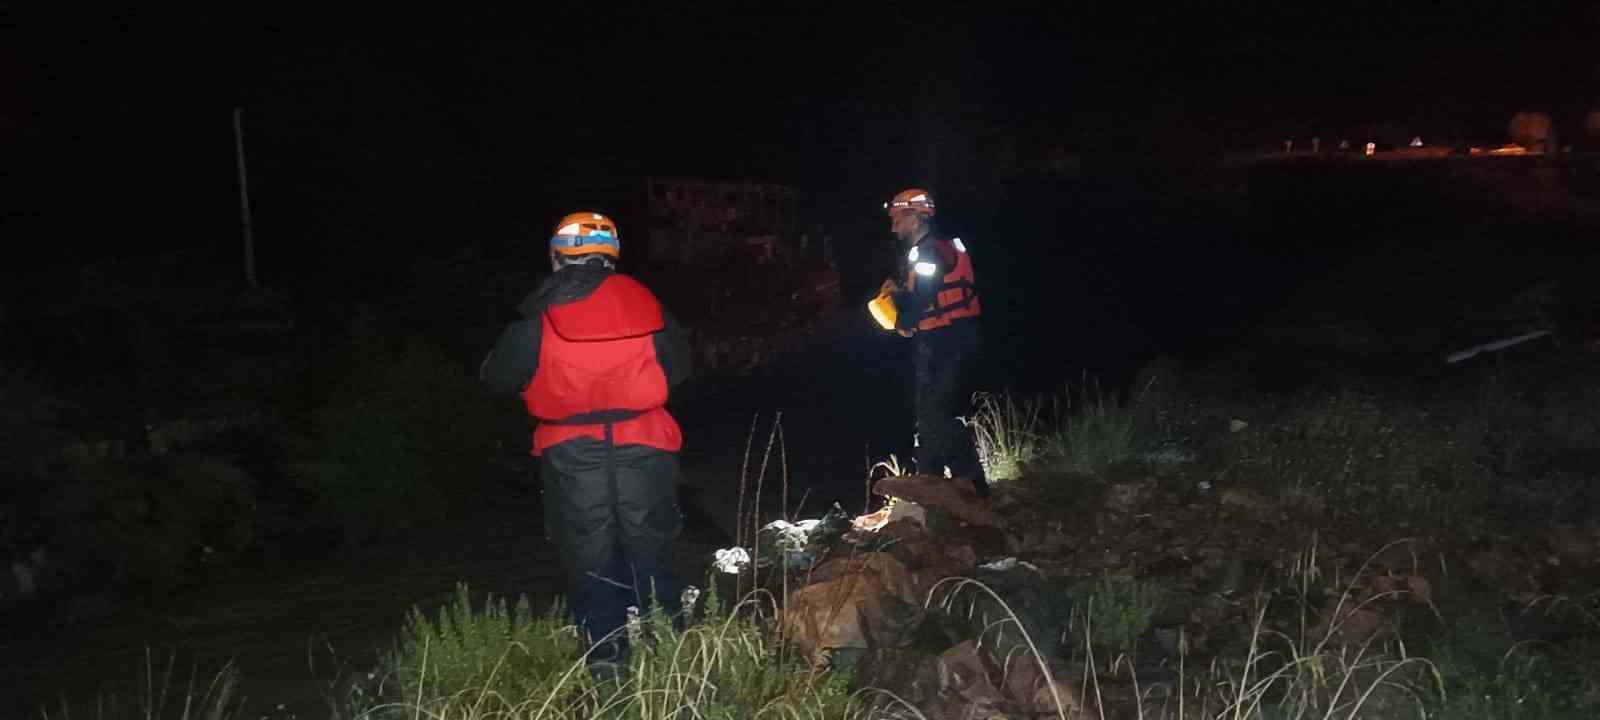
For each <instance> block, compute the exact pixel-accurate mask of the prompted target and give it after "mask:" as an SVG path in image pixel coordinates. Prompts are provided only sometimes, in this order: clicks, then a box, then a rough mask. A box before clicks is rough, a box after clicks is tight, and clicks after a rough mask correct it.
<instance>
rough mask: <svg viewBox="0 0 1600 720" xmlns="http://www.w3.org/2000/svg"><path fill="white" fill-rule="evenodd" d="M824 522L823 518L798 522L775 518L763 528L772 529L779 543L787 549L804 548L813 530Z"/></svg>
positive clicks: (796, 549) (797, 549)
mask: <svg viewBox="0 0 1600 720" xmlns="http://www.w3.org/2000/svg"><path fill="white" fill-rule="evenodd" d="M821 524H822V521H821V520H801V521H800V522H797V523H792V522H789V521H788V520H773V521H772V522H770V523H767V525H766V527H764V528H762V529H763V530H771V531H773V532H774V533H776V534H777V536H778V543H779V545H781V546H782V547H783V549H785V550H794V551H799V550H804V549H805V547H806V543H807V542H809V541H810V539H811V531H813V530H816V529H817V527H818V526H819V525H821Z"/></svg>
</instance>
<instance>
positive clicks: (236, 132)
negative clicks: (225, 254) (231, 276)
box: [233, 107, 256, 288]
mask: <svg viewBox="0 0 1600 720" xmlns="http://www.w3.org/2000/svg"><path fill="white" fill-rule="evenodd" d="M241 114H242V113H241V111H240V109H239V108H237V107H236V108H234V109H233V150H234V155H235V157H236V158H237V159H238V165H239V213H240V218H241V222H242V223H243V225H244V277H245V280H246V281H248V282H249V283H250V287H252V288H254V287H255V286H256V244H255V238H254V237H253V236H252V235H251V233H250V181H249V175H248V174H247V173H246V172H245V167H244V131H243V129H242V123H241V122H240V115H241Z"/></svg>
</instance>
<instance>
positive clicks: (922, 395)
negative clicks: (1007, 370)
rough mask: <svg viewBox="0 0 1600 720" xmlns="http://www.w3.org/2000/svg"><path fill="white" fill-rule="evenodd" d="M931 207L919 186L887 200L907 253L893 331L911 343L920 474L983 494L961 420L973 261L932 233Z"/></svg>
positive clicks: (957, 241) (985, 486) (978, 343)
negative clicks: (963, 483)
mask: <svg viewBox="0 0 1600 720" xmlns="http://www.w3.org/2000/svg"><path fill="white" fill-rule="evenodd" d="M934 208H935V205H934V200H933V194H932V193H930V192H928V191H927V190H924V189H922V188H908V189H906V190H903V191H901V192H900V193H899V194H897V195H895V196H894V199H893V200H891V201H889V202H888V203H887V204H886V205H885V209H886V210H887V211H888V213H889V219H890V230H891V231H892V232H893V233H894V235H895V237H896V238H898V239H899V240H900V244H901V249H902V250H904V251H905V253H906V256H905V257H906V260H905V279H904V280H903V281H901V282H898V283H894V287H893V288H892V289H889V295H890V297H891V298H892V299H893V304H894V310H895V312H894V318H893V324H894V329H895V331H896V332H898V333H900V334H901V335H902V336H905V337H909V338H911V342H912V358H913V369H914V371H915V377H916V381H915V384H914V390H913V403H914V405H915V407H916V421H917V435H916V438H917V442H916V444H917V448H916V459H917V472H920V473H928V474H935V475H937V474H942V473H943V472H944V470H945V469H946V468H948V469H949V471H950V475H951V476H952V477H955V478H964V479H966V480H968V481H970V482H971V483H972V486H973V489H975V490H976V491H977V492H978V495H979V496H980V497H988V496H989V482H988V479H987V477H986V476H985V475H984V471H983V463H982V462H980V461H979V458H978V450H977V444H976V438H974V437H973V434H972V431H971V429H970V428H968V427H967V424H966V423H964V422H962V420H961V419H960V416H962V415H966V414H968V409H969V407H970V400H971V396H972V393H971V386H970V385H969V383H970V382H971V381H972V375H973V371H974V370H975V367H974V365H975V364H976V362H977V359H978V352H979V350H980V349H981V347H982V336H981V331H980V328H979V322H978V318H979V317H980V316H981V315H982V314H983V307H982V304H981V303H980V302H979V300H978V288H977V286H976V284H975V283H976V278H975V276H974V275H973V271H972V258H971V257H970V256H969V255H968V254H967V248H966V246H965V245H964V244H963V243H962V242H961V238H951V239H945V238H943V237H941V236H939V235H936V234H935V233H934V221H933V217H934ZM886 285H887V283H886ZM886 289H888V288H886Z"/></svg>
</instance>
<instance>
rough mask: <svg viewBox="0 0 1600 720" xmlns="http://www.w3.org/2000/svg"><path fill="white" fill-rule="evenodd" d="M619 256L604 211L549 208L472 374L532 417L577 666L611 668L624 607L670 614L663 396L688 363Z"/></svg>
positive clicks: (673, 522)
mask: <svg viewBox="0 0 1600 720" xmlns="http://www.w3.org/2000/svg"><path fill="white" fill-rule="evenodd" d="M620 254H621V245H620V239H619V238H618V236H617V233H616V229H615V225H614V224H613V223H612V222H611V221H610V219H609V218H606V217H605V216H604V215H600V214H598V213H574V214H572V215H568V216H567V217H565V218H563V219H562V221H561V222H559V223H557V225H556V232H555V233H554V235H553V236H552V237H551V240H550V262H551V267H552V268H553V270H554V273H553V274H552V275H551V276H550V277H549V278H548V279H546V281H545V282H544V283H543V284H542V285H541V286H540V287H539V289H538V290H536V291H534V292H533V293H532V294H531V295H529V296H528V298H527V299H526V300H524V301H523V303H522V304H521V305H520V306H519V308H518V309H519V310H521V312H522V314H523V315H524V318H523V320H521V321H519V322H516V323H512V324H511V325H509V326H507V327H506V329H505V331H504V332H502V333H501V336H500V339H499V340H498V341H497V342H496V344H495V349H494V350H493V351H491V352H490V354H489V356H488V357H487V358H485V359H484V363H483V366H482V368H481V370H480V378H481V379H482V380H483V382H484V384H485V385H486V386H487V388H488V389H489V391H490V392H493V393H497V394H513V393H515V394H519V395H520V396H521V398H522V401H523V404H524V407H525V408H526V409H527V411H528V414H529V415H530V416H532V417H534V418H536V419H537V420H538V427H537V428H536V429H535V430H534V433H533V442H532V448H533V449H532V453H533V454H534V455H536V456H539V457H540V458H541V462H540V478H541V481H542V483H543V487H544V506H545V512H544V514H545V527H546V532H547V535H549V536H550V537H553V538H554V539H555V540H556V542H557V544H558V545H559V547H560V551H561V557H562V562H563V565H564V566H565V568H566V571H567V593H568V603H567V604H568V608H569V609H570V610H571V611H572V614H573V618H574V620H575V621H576V622H577V623H578V625H579V626H580V627H582V628H584V630H585V631H586V637H587V639H588V640H589V642H590V643H592V644H594V647H593V648H592V649H591V651H590V655H589V660H590V663H591V664H592V665H596V666H604V667H607V668H612V669H613V670H614V669H616V668H620V667H621V666H622V665H623V664H624V661H625V660H626V654H627V645H626V637H625V636H624V634H623V632H622V630H621V629H622V626H623V623H624V622H625V620H626V610H627V608H628V607H629V606H633V607H638V608H640V609H641V610H642V609H644V608H646V607H648V606H649V605H650V604H651V603H652V602H656V603H659V604H660V605H661V606H662V607H663V609H665V610H666V611H667V612H669V613H675V612H677V610H678V598H679V593H680V591H681V589H682V584H681V583H680V582H679V580H678V579H677V577H676V576H675V574H674V573H673V572H672V540H673V538H674V537H675V536H676V535H677V532H678V530H679V514H678V508H677V498H676V485H675V483H676V479H677V472H678V456H677V453H678V450H679V449H680V448H681V447H682V444H683V436H682V433H681V431H680V430H679V428H678V424H677V421H675V420H674V419H673V418H672V416H671V414H669V413H668V412H667V410H666V407H665V406H666V402H667V398H668V395H669V393H670V390H671V388H672V387H674V386H676V385H678V384H679V383H681V382H682V381H683V380H684V379H685V378H686V377H687V376H688V374H689V372H690V367H689V364H690V354H689V348H688V343H687V341H686V339H685V336H684V333H683V332H682V329H681V328H680V327H679V326H678V324H677V323H676V321H675V320H673V318H672V316H671V315H670V314H669V313H667V312H666V310H665V309H664V308H662V307H661V303H660V302H659V301H658V300H657V299H656V297H655V295H654V294H652V293H651V292H650V291H649V289H647V288H645V287H644V285H642V284H640V283H639V282H638V281H637V280H634V279H633V278H631V277H629V276H627V275H622V274H619V273H617V272H616V269H615V261H616V259H617V257H618V256H620Z"/></svg>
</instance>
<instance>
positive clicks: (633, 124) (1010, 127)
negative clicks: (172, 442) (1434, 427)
mask: <svg viewBox="0 0 1600 720" xmlns="http://www.w3.org/2000/svg"><path fill="white" fill-rule="evenodd" d="M37 5H44V4H43V3H38V4H36V3H19V2H5V3H0V33H3V35H0V191H3V198H0V234H3V235H4V236H5V239H6V241H7V242H6V245H7V246H9V249H8V250H6V251H5V252H6V253H7V258H8V264H11V265H12V266H13V267H21V266H23V265H25V264H27V263H29V262H44V261H49V262H67V263H72V262H84V261H88V260H92V259H94V258H96V257H101V256H104V255H107V254H117V255H127V254H145V253H149V252H155V251H160V250H165V249H170V248H181V247H202V246H206V245H207V244H211V243H216V242H227V243H233V242H236V239H237V237H238V234H239V231H238V227H237V222H238V220H237V196H236V192H237V189H236V185H235V182H234V165H233V162H234V160H233V147H232V129H231V118H230V112H231V109H232V108H233V107H235V106H238V107H242V108H243V109H244V113H245V115H244V117H245V124H246V133H247V134H246V138H247V143H248V145H249V151H250V162H251V172H252V184H253V187H252V190H253V191H254V192H255V193H256V194H257V196H256V199H255V202H256V204H257V207H256V211H257V222H258V225H259V228H258V232H259V234H260V235H261V236H262V237H263V242H268V243H270V242H278V243H292V242H310V243H313V244H320V245H324V246H326V245H328V244H330V243H337V242H342V240H339V238H342V237H344V236H346V235H348V234H349V230H348V229H349V228H351V227H362V228H368V229H372V231H373V232H374V233H377V234H383V235H385V236H386V238H387V239H386V240H384V242H385V243H386V244H387V246H388V247H391V248H397V249H400V248H414V249H415V250H416V251H418V252H427V251H431V250H436V249H438V248H440V247H444V246H448V245H449V244H451V243H457V242H460V241H461V240H462V239H463V238H466V237H472V238H504V237H514V236H518V235H520V234H522V233H525V232H532V233H533V234H536V235H537V234H542V232H543V228H542V227H539V226H542V225H543V224H544V223H546V222H548V216H550V215H551V213H555V212H559V211H560V210H561V209H562V205H563V203H571V202H580V201H582V200H583V199H584V198H585V193H588V192H591V191H589V190H585V189H584V188H592V187H595V186H596V185H597V184H604V182H606V181H607V179H615V178H620V177H629V176H637V175H643V174H663V175H707V176H713V177H755V178H765V179H772V180H778V181H782V182H787V183H791V184H794V185H796V186H798V187H799V188H800V189H801V191H802V194H803V196H804V197H805V198H806V201H807V203H808V204H807V206H806V208H807V209H808V210H810V211H812V212H815V213H819V214H824V215H826V214H830V213H831V214H833V215H839V214H841V213H848V212H849V208H850V207H852V206H853V205H854V204H855V203H859V204H860V207H861V208H863V209H864V210H865V209H868V208H874V207H876V205H877V203H878V202H879V201H881V197H879V196H881V195H884V194H886V193H892V192H893V191H894V190H895V189H897V188H898V187H900V186H903V185H905V184H908V183H910V182H929V183H934V184H936V185H949V186H957V185H960V184H961V183H962V182H963V181H964V180H965V181H969V182H970V181H971V177H974V176H975V173H974V171H973V167H974V166H975V165H981V164H983V163H984V162H985V161H986V153H987V152H989V151H990V149H992V148H993V147H995V146H996V144H997V143H1003V142H1006V141H1026V142H1034V143H1038V142H1045V143H1050V144H1059V145H1064V146H1066V147H1068V148H1071V149H1073V150H1074V151H1075V152H1095V151H1099V150H1104V149H1108V148H1124V149H1129V150H1130V151H1134V152H1137V151H1139V150H1140V149H1141V148H1147V147H1149V146H1163V144H1162V142H1161V141H1162V139H1163V138H1166V137H1169V136H1170V137H1176V138H1179V141H1178V142H1179V144H1183V145H1186V146H1188V147H1191V148H1192V149H1194V150H1195V152H1198V153H1201V154H1216V153H1221V152H1224V151H1239V150H1248V149H1254V148H1258V147H1269V146H1271V145H1273V144H1274V143H1275V142H1277V138H1281V137H1284V136H1286V135H1287V134H1301V133H1305V134H1312V133H1320V132H1329V133H1333V132H1337V131H1340V130H1343V129H1346V128H1351V127H1356V126H1363V127H1373V126H1380V125H1383V124H1390V125H1394V126H1406V127H1427V128H1430V129H1434V128H1436V130H1434V132H1436V133H1438V134H1439V135H1438V136H1440V137H1444V138H1445V139H1447V140H1451V141H1492V140H1496V139H1498V137H1497V136H1498V135H1499V134H1500V133H1502V132H1503V129H1504V127H1505V122H1506V119H1507V118H1508V117H1509V115H1510V113H1511V112H1514V111H1515V110H1517V109H1519V108H1540V109H1551V110H1556V111H1567V110H1573V109H1577V108H1581V107H1583V106H1585V105H1587V104H1588V103H1589V102H1592V101H1594V100H1596V98H1597V95H1596V91H1597V88H1600V62H1597V60H1596V56H1595V54H1594V52H1593V48H1594V44H1593V42H1594V40H1595V39H1596V38H1597V37H1600V32H1597V31H1600V3H1592V2H1588V3H1559V2H1538V1H1523V2H1487V1H1484V0H1464V1H1460V2H1451V3H1401V2H1351V3H1318V4H1315V5H1314V6H1311V5H1309V4H1303V3H1283V2H1257V1H1255V0H1238V1H1234V2H1217V3H1142V4H1140V3H1127V2H1079V3H1071V4H1055V5H1054V6H1053V9H1046V10H1039V9H1034V10H1030V11H1026V12H1023V11H1006V10H1004V9H1002V8H1000V6H997V5H995V4H993V3H972V4H964V5H963V4H941V5H934V4H924V3H915V2H900V3H894V4H889V5H884V6H874V7H872V8H868V9H862V8H861V7H858V5H859V4H857V3H838V4H831V3H830V4H796V3H776V2H770V3H744V4H720V3H657V4H631V3H605V4H600V3H593V4H591V3H575V2H549V3H542V4H541V9H539V10H530V9H528V8H530V7H533V6H532V5H531V4H524V5H521V6H519V7H517V8H516V9H503V10H491V9H482V8H474V9H460V8H456V7H448V8H447V7H446V6H444V5H439V4H426V5H418V6H416V7H415V8H414V9H410V10H402V9H397V8H398V6H397V5H393V4H390V5H384V6H373V5H368V4H360V5H356V6H352V7H351V9H347V10H333V9H328V8H326V7H321V6H318V7H316V8H310V7H308V8H304V9H301V8H296V7H293V6H292V5H291V4H286V3H258V4H253V7H252V8H251V9H243V10H241V9H237V8H232V7H228V8H222V7H199V6H195V7H183V8H181V9H180V8H179V6H178V4H171V7H170V8H168V9H160V8H151V7H148V6H149V5H150V4H148V3H146V4H140V5H138V6H131V7H127V8H124V9H120V10H117V9H105V8H103V7H101V6H98V5H96V6H89V5H83V4H61V3H54V4H50V9H48V10H44V11H40V10H39V8H38V7H36V6H37ZM64 5H65V6H64ZM1024 147H1029V146H1027V145H1024ZM536 227H537V228H538V229H537V230H531V229H532V228H536ZM397 234H405V235H409V236H410V237H407V238H406V239H405V241H404V242H403V243H401V242H397V241H396V240H395V239H394V238H395V237H396V235H397ZM401 251H402V252H404V250H403V249H402V250H401Z"/></svg>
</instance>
